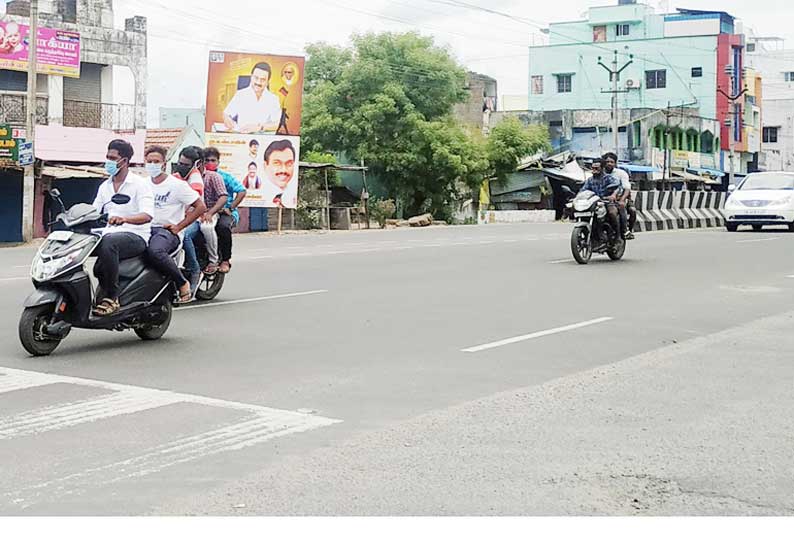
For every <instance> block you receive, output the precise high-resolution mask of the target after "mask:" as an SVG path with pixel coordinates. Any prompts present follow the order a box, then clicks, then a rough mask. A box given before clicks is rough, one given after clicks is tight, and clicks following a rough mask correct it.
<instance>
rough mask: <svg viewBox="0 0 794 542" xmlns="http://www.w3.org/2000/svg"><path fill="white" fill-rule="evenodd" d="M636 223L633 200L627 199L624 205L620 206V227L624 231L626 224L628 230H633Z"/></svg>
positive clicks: (635, 209) (635, 210)
mask: <svg viewBox="0 0 794 542" xmlns="http://www.w3.org/2000/svg"><path fill="white" fill-rule="evenodd" d="M636 223H637V208H636V207H634V202H633V201H631V200H628V201H627V202H626V206H625V207H621V208H620V229H621V231H626V226H627V225H628V230H629V231H634V225H635V224H636Z"/></svg>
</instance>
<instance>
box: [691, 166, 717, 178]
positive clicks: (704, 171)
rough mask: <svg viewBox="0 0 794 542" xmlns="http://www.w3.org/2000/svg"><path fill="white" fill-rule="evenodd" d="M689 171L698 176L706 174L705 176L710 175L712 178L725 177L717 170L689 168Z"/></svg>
mask: <svg viewBox="0 0 794 542" xmlns="http://www.w3.org/2000/svg"><path fill="white" fill-rule="evenodd" d="M689 171H694V172H695V173H697V174H699V175H703V174H706V175H711V176H712V177H725V172H724V171H720V170H718V169H710V168H705V167H701V168H689Z"/></svg>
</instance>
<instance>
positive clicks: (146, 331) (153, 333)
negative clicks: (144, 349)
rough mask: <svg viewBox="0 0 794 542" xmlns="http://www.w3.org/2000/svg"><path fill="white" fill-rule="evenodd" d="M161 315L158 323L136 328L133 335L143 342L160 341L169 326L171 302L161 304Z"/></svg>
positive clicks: (171, 310)
mask: <svg viewBox="0 0 794 542" xmlns="http://www.w3.org/2000/svg"><path fill="white" fill-rule="evenodd" d="M163 313H164V314H163V317H162V319H161V320H160V322H159V323H158V322H153V323H149V324H145V325H142V326H139V327H136V328H135V334H136V335H137V336H138V337H140V338H141V339H143V340H144V341H156V340H158V339H160V338H161V337H162V336H163V335H165V332H166V331H168V327H169V326H170V325H171V316H172V315H173V313H174V309H173V307H172V306H171V301H169V300H166V301H165V302H164V303H163Z"/></svg>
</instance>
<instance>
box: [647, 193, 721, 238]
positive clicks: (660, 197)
mask: <svg viewBox="0 0 794 542" xmlns="http://www.w3.org/2000/svg"><path fill="white" fill-rule="evenodd" d="M726 198H727V195H726V194H725V193H724V192H690V191H686V192H685V191H667V192H658V191H651V192H635V193H634V206H635V208H636V209H637V226H636V228H635V229H636V230H637V231H658V230H676V229H689V228H714V227H719V226H723V225H724V224H725V218H724V216H723V214H722V209H723V208H724V206H725V200H726Z"/></svg>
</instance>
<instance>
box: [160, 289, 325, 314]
mask: <svg viewBox="0 0 794 542" xmlns="http://www.w3.org/2000/svg"><path fill="white" fill-rule="evenodd" d="M326 293H328V290H310V291H308V292H295V293H291V294H279V295H268V296H264V297H251V298H248V299H234V300H231V301H218V302H210V303H203V304H196V305H185V306H184V307H177V308H175V309H174V310H175V311H189V310H193V309H204V308H207V307H220V306H222V305H238V304H240V303H256V302H258V301H270V300H272V299H287V298H290V297H303V296H307V295H317V294H326Z"/></svg>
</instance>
